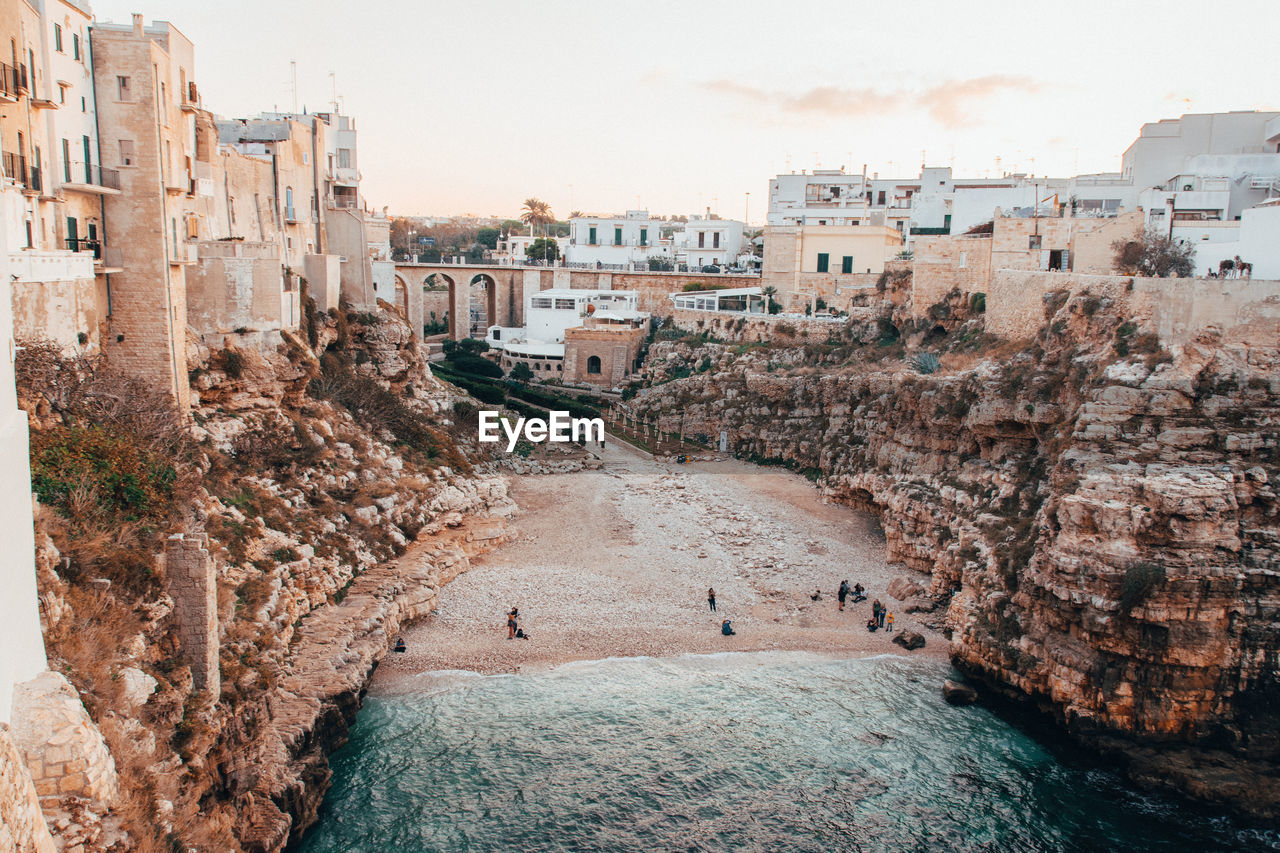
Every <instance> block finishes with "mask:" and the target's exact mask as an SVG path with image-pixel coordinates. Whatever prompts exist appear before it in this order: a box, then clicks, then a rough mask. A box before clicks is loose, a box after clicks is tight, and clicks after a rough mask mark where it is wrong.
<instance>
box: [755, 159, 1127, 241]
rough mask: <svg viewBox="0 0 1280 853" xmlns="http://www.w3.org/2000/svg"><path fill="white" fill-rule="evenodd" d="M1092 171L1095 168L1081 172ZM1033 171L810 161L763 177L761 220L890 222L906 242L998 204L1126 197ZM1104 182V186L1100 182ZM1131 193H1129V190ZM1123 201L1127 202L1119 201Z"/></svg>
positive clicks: (953, 229) (987, 214) (951, 227)
mask: <svg viewBox="0 0 1280 853" xmlns="http://www.w3.org/2000/svg"><path fill="white" fill-rule="evenodd" d="M1089 177H1091V178H1095V179H1096V178H1097V177H1098V176H1089ZM1073 180H1075V179H1072V180H1067V179H1062V178H1057V179H1051V178H1039V179H1037V178H1034V177H1030V176H1027V175H1024V174H1013V175H1006V176H1004V177H1002V178H995V179H987V178H955V177H954V176H953V175H952V172H951V168H950V167H945V166H943V167H922V168H921V170H920V175H919V177H916V178H902V179H899V178H892V179H885V178H881V177H880V176H879V175H878V174H873V175H871V176H870V177H868V176H867V175H865V174H860V173H859V174H846V173H845V172H844V171H843V170H841V169H825V170H824V169H815V170H814V171H813V173H812V174H805V173H803V172H802V173H800V174H799V175H795V174H791V175H778V176H776V177H775V178H774V179H773V180H771V181H770V182H769V214H768V224H769V226H772V227H795V226H805V227H806V228H809V227H818V228H822V227H834V228H840V227H850V226H865V225H876V226H881V225H882V226H886V227H889V228H894V229H896V230H897V231H898V232H899V233H900V234H902V235H903V238H904V240H905V241H906V245H907V247H908V248H909V247H910V245H911V242H912V239H911V238H912V237H914V236H916V235H920V234H927V235H933V234H963V233H964V232H965V231H967V230H968V229H970V228H972V227H973V226H974V225H979V224H981V223H983V222H988V221H990V220H991V218H992V215H993V213H994V212H995V210H996V208H1000V209H1001V210H1003V211H1014V210H1020V209H1027V210H1030V209H1032V208H1034V207H1037V206H1038V207H1041V208H1046V207H1056V206H1058V205H1064V204H1068V203H1069V202H1070V199H1071V198H1072V195H1073V194H1074V193H1077V192H1079V193H1083V194H1084V195H1085V196H1087V199H1086V200H1085V201H1081V200H1079V199H1077V201H1078V203H1080V204H1085V203H1086V202H1087V205H1088V206H1089V208H1090V209H1093V208H1096V209H1098V210H1099V211H1104V210H1105V211H1110V214H1109V215H1112V216H1114V215H1115V213H1116V212H1118V210H1119V208H1120V207H1122V206H1130V205H1131V204H1132V201H1131V200H1128V199H1127V197H1125V196H1123V195H1118V194H1116V193H1115V192H1113V191H1112V189H1113V188H1112V187H1111V186H1110V185H1109V184H1106V183H1097V184H1094V183H1092V182H1090V181H1085V182H1084V183H1082V184H1081V185H1080V186H1079V187H1076V185H1075V184H1073ZM1104 188H1105V190H1106V191H1105V192H1103V191H1102V190H1103V189H1104ZM1130 195H1131V194H1130ZM1126 201H1128V204H1125V202H1126Z"/></svg>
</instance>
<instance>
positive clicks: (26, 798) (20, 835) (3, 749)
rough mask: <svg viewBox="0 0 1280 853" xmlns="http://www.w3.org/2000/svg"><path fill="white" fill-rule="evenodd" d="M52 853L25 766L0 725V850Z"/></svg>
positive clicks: (37, 801)
mask: <svg viewBox="0 0 1280 853" xmlns="http://www.w3.org/2000/svg"><path fill="white" fill-rule="evenodd" d="M54 849H55V848H54V846H53V837H52V836H51V835H50V834H49V827H48V826H47V825H46V824H45V820H44V814H43V813H42V812H41V811H40V800H39V799H38V798H37V796H36V788H35V785H34V784H32V782H31V776H30V774H28V773H27V767H26V764H25V762H24V761H23V760H22V755H21V754H20V753H19V752H18V749H17V747H15V746H14V744H13V741H12V740H11V739H10V738H9V729H8V727H7V726H5V725H3V724H0V850H4V851H12V853H53V851H54Z"/></svg>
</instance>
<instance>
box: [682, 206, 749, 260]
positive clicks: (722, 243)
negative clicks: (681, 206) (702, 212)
mask: <svg viewBox="0 0 1280 853" xmlns="http://www.w3.org/2000/svg"><path fill="white" fill-rule="evenodd" d="M743 227H744V226H743V224H742V223H741V222H738V221H737V220H735V219H713V218H711V217H710V216H707V217H702V216H694V217H690V219H689V221H688V222H687V223H685V226H684V230H683V231H681V232H680V233H679V234H677V235H676V238H675V241H674V247H675V256H676V261H677V263H681V264H687V265H688V266H689V267H690V268H692V269H702V268H703V267H705V266H717V267H720V268H722V269H723V268H724V267H727V266H734V265H736V264H737V262H738V255H740V254H742V250H743V237H742V232H743Z"/></svg>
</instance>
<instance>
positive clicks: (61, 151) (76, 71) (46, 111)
mask: <svg viewBox="0 0 1280 853" xmlns="http://www.w3.org/2000/svg"><path fill="white" fill-rule="evenodd" d="M91 21H92V18H91V15H90V12H89V9H88V6H87V5H86V4H84V3H75V2H70V0H48V2H44V3H34V4H33V3H30V2H26V0H17V2H8V3H3V4H0V31H3V35H4V36H5V37H6V38H7V41H8V42H9V48H10V49H9V54H8V56H9V60H10V61H9V62H4V61H2V60H0V139H2V140H3V170H4V180H5V182H6V183H8V184H9V185H10V186H13V187H16V188H18V189H20V190H21V204H20V205H19V206H18V207H17V209H15V210H6V218H5V221H4V223H3V226H4V227H5V228H7V229H8V230H9V240H8V245H9V251H10V253H11V254H12V260H13V269H12V272H11V278H10V280H9V281H10V287H11V293H10V298H11V302H12V307H13V322H14V330H15V333H16V335H17V337H18V338H19V339H21V340H36V339H39V340H52V341H54V342H56V343H57V344H59V345H60V346H62V347H63V348H64V349H66V350H78V351H82V352H93V351H96V350H97V348H98V346H99V341H100V334H99V332H100V325H101V322H102V320H103V318H104V316H105V313H106V311H105V301H106V300H105V280H106V279H105V275H106V274H107V273H108V272H110V268H111V265H112V259H113V257H114V256H115V254H116V253H115V252H114V251H112V249H111V248H110V247H109V246H108V245H107V242H106V239H105V237H106V235H105V229H104V227H103V214H102V197H103V196H104V195H113V194H116V193H117V192H118V186H119V182H118V176H117V174H116V173H115V172H114V171H113V170H111V169H109V168H103V166H102V164H101V161H100V158H99V151H98V134H97V124H96V115H95V102H94V97H93V78H92V72H91V63H90V53H89V28H90V23H91Z"/></svg>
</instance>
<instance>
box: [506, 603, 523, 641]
mask: <svg viewBox="0 0 1280 853" xmlns="http://www.w3.org/2000/svg"><path fill="white" fill-rule="evenodd" d="M519 616H520V608H518V607H513V608H511V612H509V613H508V614H507V639H508V640H514V639H515V638H516V628H518V627H519V626H518V625H517V624H516V619H517V617H519Z"/></svg>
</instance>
